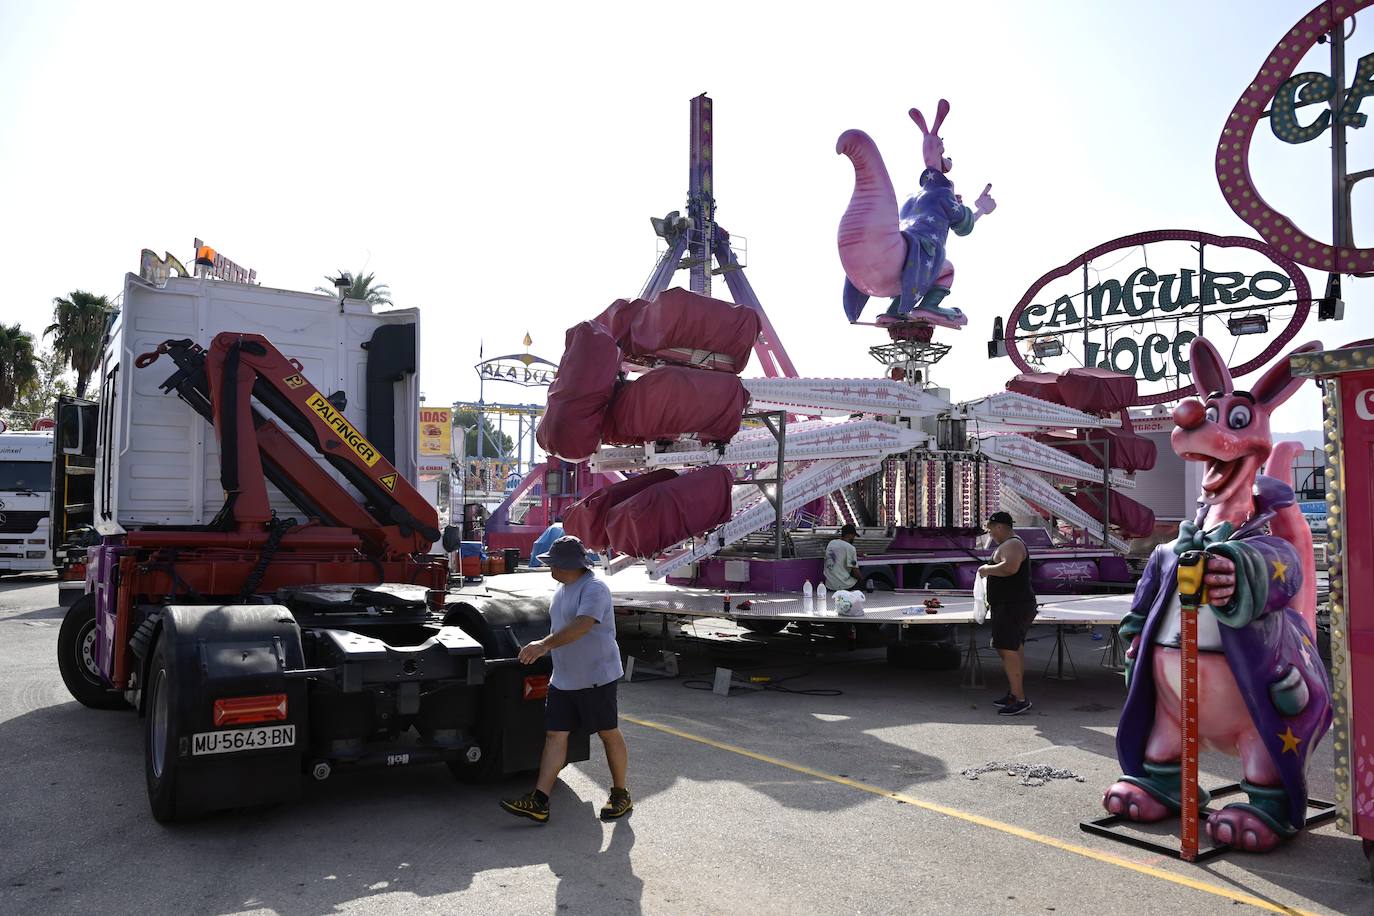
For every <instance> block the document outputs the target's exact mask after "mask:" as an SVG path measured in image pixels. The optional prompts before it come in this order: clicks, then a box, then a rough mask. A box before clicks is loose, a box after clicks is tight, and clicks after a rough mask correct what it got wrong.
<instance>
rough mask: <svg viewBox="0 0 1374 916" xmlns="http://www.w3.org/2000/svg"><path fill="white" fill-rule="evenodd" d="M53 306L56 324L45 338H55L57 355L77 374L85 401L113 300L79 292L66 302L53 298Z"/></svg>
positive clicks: (80, 392)
mask: <svg viewBox="0 0 1374 916" xmlns="http://www.w3.org/2000/svg"><path fill="white" fill-rule="evenodd" d="M52 306H53V308H52V324H50V325H48V326H47V328H46V329H45V330H44V331H43V336H44V337H47V336H48V335H49V334H52V335H53V352H54V353H56V355H57V358H58V359H59V360H61V361H62V362H63V363H64V364H67V365H70V366H71V367H72V370H73V371H75V372H76V396H77V397H79V398H84V397H85V396H86V383H87V382H89V381H90V380H91V374H92V373H94V372H95V370H96V367H97V366H99V365H100V351H101V349H102V348H103V347H104V345H105V325H106V322H108V321H109V318H110V310H111V307H110V300H109V299H107V298H106V297H104V296H97V295H96V294H95V293H88V292H86V291H85V290H80V289H78V290H75V291H74V292H72V294H71V295H70V296H68V297H67V298H65V299H64V298H62V297H61V296H58V297H57V298H55V299H53V301H52Z"/></svg>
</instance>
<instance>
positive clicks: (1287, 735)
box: [1278, 725, 1302, 754]
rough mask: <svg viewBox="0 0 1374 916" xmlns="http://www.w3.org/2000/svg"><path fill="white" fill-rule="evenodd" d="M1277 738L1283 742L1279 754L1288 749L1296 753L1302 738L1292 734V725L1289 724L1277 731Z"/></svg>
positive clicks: (1286, 751) (1284, 752)
mask: <svg viewBox="0 0 1374 916" xmlns="http://www.w3.org/2000/svg"><path fill="white" fill-rule="evenodd" d="M1278 739H1279V740H1280V741H1282V742H1283V750H1281V751H1279V753H1281V754H1286V753H1288V752H1289V751H1292V752H1293V753H1294V754H1296V753H1297V752H1298V745H1299V744H1301V743H1302V739H1301V738H1299V737H1298V736H1297V735H1295V734H1293V726H1291V725H1290V726H1288V727H1287V728H1286V729H1284V730H1283V731H1282V732H1280V733H1279V735H1278Z"/></svg>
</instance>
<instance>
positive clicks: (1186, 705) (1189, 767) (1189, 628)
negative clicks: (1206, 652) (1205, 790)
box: [1178, 550, 1206, 862]
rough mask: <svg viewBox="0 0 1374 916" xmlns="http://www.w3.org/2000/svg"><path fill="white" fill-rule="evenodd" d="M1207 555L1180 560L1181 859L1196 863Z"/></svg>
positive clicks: (1193, 554) (1187, 555)
mask: <svg viewBox="0 0 1374 916" xmlns="http://www.w3.org/2000/svg"><path fill="white" fill-rule="evenodd" d="M1205 571H1206V562H1205V556H1204V554H1203V553H1202V552H1201V551H1197V550H1190V551H1188V552H1187V553H1185V554H1184V555H1183V556H1181V557H1179V559H1178V602H1179V608H1180V613H1179V634H1180V638H1179V642H1180V643H1181V646H1180V650H1179V665H1180V668H1181V669H1182V670H1181V672H1180V677H1179V681H1180V684H1179V686H1180V688H1181V689H1180V697H1179V705H1180V707H1181V708H1180V709H1179V742H1180V744H1181V745H1182V753H1181V755H1180V758H1179V766H1180V769H1181V773H1180V778H1181V781H1182V793H1181V796H1182V803H1183V807H1182V809H1181V810H1180V812H1179V857H1180V858H1182V859H1183V860H1184V861H1185V862H1194V861H1196V860H1197V847H1198V804H1197V757H1198V709H1197V697H1198V682H1197V615H1198V609H1199V607H1200V606H1201V605H1202V603H1203V600H1204V595H1203V582H1202V579H1203V575H1204V573H1205Z"/></svg>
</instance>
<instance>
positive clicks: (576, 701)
mask: <svg viewBox="0 0 1374 916" xmlns="http://www.w3.org/2000/svg"><path fill="white" fill-rule="evenodd" d="M616 684H617V682H616V681H611V682H610V683H609V684H602V685H601V686H600V687H588V688H586V689H585V690H559V689H558V688H557V687H555V686H553V685H552V684H550V685H549V696H548V699H546V700H545V701H544V729H545V730H546V731H551V732H578V733H579V734H584V735H590V734H591V733H592V732H605V731H610V730H611V729H613V728H618V727H620V710H619V708H618V707H617V706H616V700H615V686H616Z"/></svg>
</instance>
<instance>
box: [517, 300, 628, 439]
mask: <svg viewBox="0 0 1374 916" xmlns="http://www.w3.org/2000/svg"><path fill="white" fill-rule="evenodd" d="M619 371H620V348H619V347H617V346H616V345H615V341H614V340H612V339H611V335H610V334H608V333H607V332H606V329H605V328H603V327H601V326H600V325H598V324H596V323H594V322H591V321H584V322H582V323H581V324H575V325H573V326H572V327H571V328H568V333H567V335H566V336H565V337H564V345H563V360H562V362H560V363H559V366H558V374H557V375H556V376H554V380H553V384H552V385H550V386H549V397H548V406H547V407H546V408H545V409H544V418H543V419H542V420H540V422H539V429H538V430H537V431H536V433H535V439H536V440H537V441H538V442H539V447H540V448H542V449H543V450H544V451H546V452H548V453H549V454H550V455H554V456H556V457H558V458H562V459H563V460H564V461H586V460H587V459H588V458H589V457H591V454H592V452H594V451H596V448H597V446H598V445H600V444H601V424H602V421H603V420H604V418H605V415H606V408H607V407H609V406H610V403H611V398H612V397H613V396H614V394H615V380H616V375H617V374H618V373H619Z"/></svg>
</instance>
